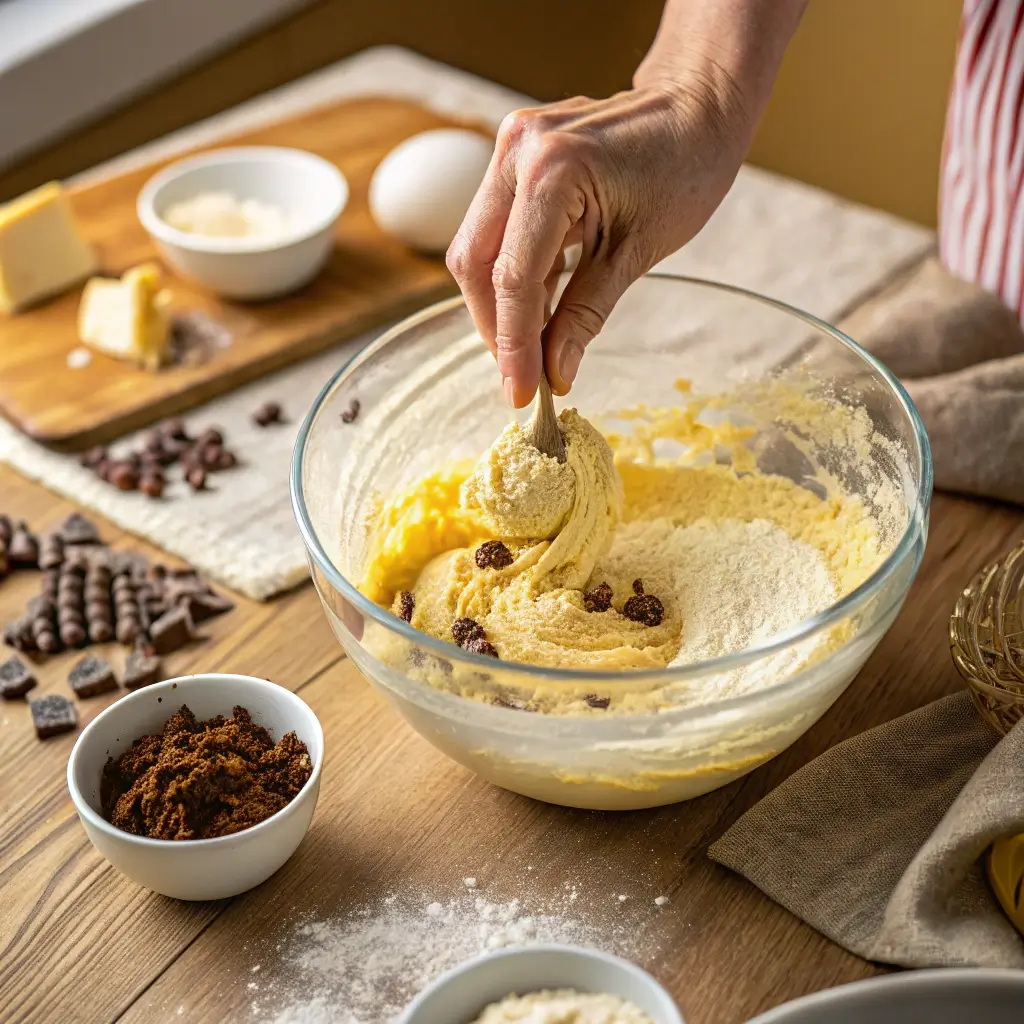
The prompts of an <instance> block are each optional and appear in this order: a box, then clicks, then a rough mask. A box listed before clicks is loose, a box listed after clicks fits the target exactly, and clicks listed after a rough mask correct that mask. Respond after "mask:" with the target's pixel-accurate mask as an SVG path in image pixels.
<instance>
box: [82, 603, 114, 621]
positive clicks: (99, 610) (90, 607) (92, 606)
mask: <svg viewBox="0 0 1024 1024" xmlns="http://www.w3.org/2000/svg"><path fill="white" fill-rule="evenodd" d="M85 617H86V619H88V620H89V621H90V622H91V621H92V620H93V619H110V618H111V617H112V616H111V614H110V601H109V600H104V601H90V602H89V603H88V604H87V605H86V606H85Z"/></svg>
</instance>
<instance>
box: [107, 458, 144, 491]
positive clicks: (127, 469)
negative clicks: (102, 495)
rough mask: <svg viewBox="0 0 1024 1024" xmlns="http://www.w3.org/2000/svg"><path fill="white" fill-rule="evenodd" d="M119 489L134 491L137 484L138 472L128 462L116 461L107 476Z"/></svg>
mask: <svg viewBox="0 0 1024 1024" xmlns="http://www.w3.org/2000/svg"><path fill="white" fill-rule="evenodd" d="M108 479H109V482H110V483H112V484H113V485H114V486H115V487H116V488H117V489H118V490H119V491H134V490H135V488H136V487H138V486H139V474H138V471H137V470H136V469H135V467H134V466H132V464H131V463H130V462H118V463H116V464H115V465H114V468H113V469H111V471H110V475H109V477H108Z"/></svg>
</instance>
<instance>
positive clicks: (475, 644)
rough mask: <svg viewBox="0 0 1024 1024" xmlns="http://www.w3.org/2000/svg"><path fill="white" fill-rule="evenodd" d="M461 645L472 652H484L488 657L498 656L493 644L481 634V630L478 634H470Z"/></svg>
mask: <svg viewBox="0 0 1024 1024" xmlns="http://www.w3.org/2000/svg"><path fill="white" fill-rule="evenodd" d="M462 646H463V648H464V649H465V650H467V651H472V652H473V653H474V654H484V655H486V656H487V657H488V658H497V657H498V652H497V651H496V650H495V649H494V644H492V643H491V641H490V640H488V639H487V637H485V636H484V635H483V632H482V631H481V634H480V635H479V636H471V637H470V638H469V639H468V640H467V641H466V642H465V643H464V644H463V645H462Z"/></svg>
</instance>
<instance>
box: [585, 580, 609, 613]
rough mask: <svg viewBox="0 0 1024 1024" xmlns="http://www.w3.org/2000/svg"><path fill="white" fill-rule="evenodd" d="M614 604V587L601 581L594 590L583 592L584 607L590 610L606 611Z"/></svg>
mask: <svg viewBox="0 0 1024 1024" xmlns="http://www.w3.org/2000/svg"><path fill="white" fill-rule="evenodd" d="M611 606H612V588H611V587H610V586H609V585H608V584H607V583H601V584H599V585H598V586H596V587H594V589H593V590H586V591H584V592H583V607H584V608H586V610H587V611H588V612H606V611H608V609H609V608H611Z"/></svg>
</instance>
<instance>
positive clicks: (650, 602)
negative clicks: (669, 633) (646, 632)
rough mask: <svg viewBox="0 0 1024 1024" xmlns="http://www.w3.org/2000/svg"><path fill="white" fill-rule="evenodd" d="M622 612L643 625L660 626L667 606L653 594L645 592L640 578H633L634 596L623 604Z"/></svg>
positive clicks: (632, 620)
mask: <svg viewBox="0 0 1024 1024" xmlns="http://www.w3.org/2000/svg"><path fill="white" fill-rule="evenodd" d="M622 614H623V615H625V616H626V618H627V619H629V620H630V621H631V622H638V623H640V625H642V626H660V625H661V620H662V619H663V618H664V617H665V606H664V605H663V604H662V603H661V601H659V600H658V598H656V597H655V596H654V595H653V594H645V593H644V585H643V583H642V582H641V581H640V580H633V596H632V597H631V598H630V599H629V600H628V601H627V602H626V603H625V604H624V605H623V606H622Z"/></svg>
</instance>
